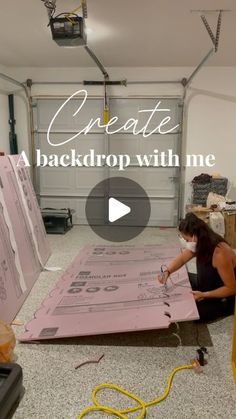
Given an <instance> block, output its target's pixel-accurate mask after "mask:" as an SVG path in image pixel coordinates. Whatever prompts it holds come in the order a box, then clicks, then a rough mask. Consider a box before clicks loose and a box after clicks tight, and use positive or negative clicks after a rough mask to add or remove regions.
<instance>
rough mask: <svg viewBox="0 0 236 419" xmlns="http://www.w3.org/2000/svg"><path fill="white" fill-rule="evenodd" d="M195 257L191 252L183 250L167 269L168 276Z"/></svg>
mask: <svg viewBox="0 0 236 419" xmlns="http://www.w3.org/2000/svg"><path fill="white" fill-rule="evenodd" d="M195 256H196V254H195V253H193V252H191V250H188V249H185V250H183V251H182V253H180V255H178V256H177V257H176V258H175V259H174V260H173V261H172V262H171V263H170V264H169V265H168V267H167V269H168V271H169V273H170V274H172V273H173V272H175V271H177V270H178V269H180V268H181V267H182V266H183V265H185V264H186V263H187V262H189V261H190V260H191V259H193V258H194V257H195Z"/></svg>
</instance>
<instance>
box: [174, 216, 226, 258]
mask: <svg viewBox="0 0 236 419" xmlns="http://www.w3.org/2000/svg"><path fill="white" fill-rule="evenodd" d="M179 231H180V232H181V233H183V234H187V235H189V236H196V237H197V248H196V255H197V259H198V260H201V261H203V262H210V261H211V260H212V255H213V252H214V249H215V247H216V246H217V245H218V244H219V243H222V242H224V243H226V241H225V240H224V239H223V237H221V236H220V235H219V234H217V233H215V232H214V231H213V230H212V229H211V228H210V227H209V226H208V225H207V224H206V223H205V222H204V221H203V220H201V219H200V218H198V217H197V216H196V215H195V214H193V213H192V212H189V213H188V214H187V215H186V216H185V218H184V219H183V220H181V221H180V224H179Z"/></svg>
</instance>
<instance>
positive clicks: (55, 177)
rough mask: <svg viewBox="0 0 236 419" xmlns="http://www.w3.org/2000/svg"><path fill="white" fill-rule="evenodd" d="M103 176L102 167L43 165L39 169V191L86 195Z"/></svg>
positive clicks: (104, 174)
mask: <svg viewBox="0 0 236 419" xmlns="http://www.w3.org/2000/svg"><path fill="white" fill-rule="evenodd" d="M105 177H106V171H105V170H104V169H103V168H76V169H75V168H73V167H67V168H65V167H53V168H51V167H45V168H43V170H40V193H41V194H42V195H43V194H47V195H51V196H53V195H61V194H62V195H65V196H66V195H67V196H68V195H73V196H87V195H88V194H89V192H90V190H91V189H92V188H93V187H94V186H95V185H96V183H97V182H99V181H102V180H103V179H105ZM101 194H102V191H101Z"/></svg>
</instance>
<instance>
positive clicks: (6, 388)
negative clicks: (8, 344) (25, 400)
mask: <svg viewBox="0 0 236 419" xmlns="http://www.w3.org/2000/svg"><path fill="white" fill-rule="evenodd" d="M22 380H23V374H22V369H21V367H20V366H19V365H18V364H0V418H1V419H7V418H9V417H11V415H12V414H13V412H14V411H15V409H16V407H17V406H18V403H19V401H20V398H21V395H22V392H23V387H22Z"/></svg>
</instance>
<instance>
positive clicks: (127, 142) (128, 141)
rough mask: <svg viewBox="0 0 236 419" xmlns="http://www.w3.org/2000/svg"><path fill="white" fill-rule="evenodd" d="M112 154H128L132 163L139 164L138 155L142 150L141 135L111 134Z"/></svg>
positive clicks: (110, 146) (110, 150) (110, 145)
mask: <svg viewBox="0 0 236 419" xmlns="http://www.w3.org/2000/svg"><path fill="white" fill-rule="evenodd" d="M109 152H110V154H116V155H118V154H128V155H129V157H130V164H131V165H135V164H137V159H136V155H137V154H140V152H141V136H139V135H137V136H134V135H132V134H130V135H129V134H113V135H110V136H109Z"/></svg>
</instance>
